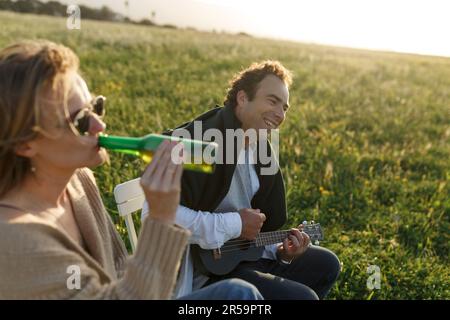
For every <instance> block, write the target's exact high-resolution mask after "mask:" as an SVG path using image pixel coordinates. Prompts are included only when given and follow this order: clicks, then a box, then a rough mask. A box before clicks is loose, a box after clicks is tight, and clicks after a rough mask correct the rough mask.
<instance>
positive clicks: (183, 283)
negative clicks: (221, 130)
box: [141, 150, 277, 298]
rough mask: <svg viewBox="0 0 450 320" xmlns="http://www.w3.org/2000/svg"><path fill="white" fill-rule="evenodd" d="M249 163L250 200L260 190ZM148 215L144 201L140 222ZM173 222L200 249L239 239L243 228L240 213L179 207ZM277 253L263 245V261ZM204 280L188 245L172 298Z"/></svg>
mask: <svg viewBox="0 0 450 320" xmlns="http://www.w3.org/2000/svg"><path fill="white" fill-rule="evenodd" d="M244 152H246V151H245V150H242V151H241V153H240V154H239V157H242V156H245V153H244ZM251 155H252V152H249V154H248V156H249V157H251ZM249 159H251V158H249ZM244 162H245V161H243V162H239V163H244ZM252 163H253V162H252V160H250V161H249V163H247V162H245V164H246V165H248V166H249V171H250V183H251V190H252V193H253V195H252V197H253V196H254V195H255V194H256V192H257V191H258V189H259V180H258V176H257V174H256V171H255V168H254V166H253V164H252ZM227 196H228V195H227ZM148 212H149V208H148V204H147V202H144V205H143V208H142V215H141V219H144V217H145V216H146V215H147V214H148ZM175 223H176V224H178V225H180V226H182V227H184V228H186V229H188V230H190V231H191V233H192V235H191V238H190V240H189V243H190V244H198V245H199V246H200V247H201V248H203V249H216V248H219V247H221V246H222V245H223V244H224V243H225V242H227V241H228V240H230V239H234V238H238V237H239V236H240V235H241V229H242V220H241V217H240V215H239V212H225V213H214V212H207V211H196V210H192V209H190V208H187V207H185V206H182V205H180V206H178V209H177V213H176V218H175ZM276 251H277V244H273V245H270V246H266V247H265V250H264V251H263V255H262V258H266V259H271V260H276ZM207 280H208V277H206V276H205V275H200V274H195V275H194V265H193V260H192V256H191V254H190V248H189V246H188V247H187V250H186V253H185V256H184V258H183V260H182V262H181V268H180V274H179V277H178V280H177V285H176V288H175V293H174V294H175V296H174V298H179V297H182V296H185V295H187V294H189V293H191V292H192V291H194V290H197V289H200V288H201V286H202V285H204V284H205V282H206V281H207Z"/></svg>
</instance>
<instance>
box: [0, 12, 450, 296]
mask: <svg viewBox="0 0 450 320" xmlns="http://www.w3.org/2000/svg"><path fill="white" fill-rule="evenodd" d="M29 38H45V39H50V40H53V41H57V42H62V43H64V44H66V45H68V46H70V47H71V48H73V49H74V51H75V52H76V53H77V54H78V55H79V57H80V59H81V69H82V73H83V75H84V76H85V78H86V79H87V82H88V84H89V86H90V89H91V90H92V92H94V93H97V94H103V95H105V96H107V97H108V107H109V109H108V112H107V118H106V122H107V125H108V132H109V133H111V134H120V135H131V136H140V135H144V134H146V133H150V132H159V131H161V130H162V129H165V128H169V127H173V126H175V125H177V124H180V123H182V122H184V121H187V120H189V119H191V118H192V117H193V116H194V115H196V114H198V113H201V112H203V111H205V110H207V109H209V108H211V107H212V106H214V104H216V103H218V104H220V103H222V101H223V96H224V94H225V90H226V88H227V82H228V80H229V79H230V77H232V75H233V74H234V73H235V72H236V71H238V70H240V69H241V68H242V67H245V66H247V65H249V64H250V63H251V62H253V61H259V60H263V59H268V58H271V59H277V60H280V61H281V62H282V63H283V64H285V65H286V66H287V67H288V68H290V69H291V70H292V71H293V72H294V75H295V81H294V85H293V87H292V89H291V100H290V102H291V105H292V108H291V110H290V111H289V113H288V115H287V121H286V122H285V124H284V125H283V127H282V129H281V132H280V139H281V155H280V159H281V165H282V168H283V173H284V177H285V179H286V184H287V190H288V193H287V198H288V199H287V200H288V208H289V215H290V216H289V222H288V225H289V226H295V225H297V224H298V223H299V222H301V221H303V220H305V219H306V220H310V219H314V220H316V221H318V222H320V223H321V224H322V226H323V227H324V229H325V233H326V241H324V242H323V243H322V244H323V245H324V246H326V247H328V248H330V249H332V250H334V251H335V252H336V253H337V255H338V256H339V258H340V259H341V261H342V264H343V269H342V273H341V276H340V278H339V280H338V282H337V285H336V286H335V288H334V289H333V290H332V292H331V294H330V296H329V298H330V299H449V298H450V287H449V284H450V267H449V233H450V232H449V231H450V223H449V216H450V196H449V195H450V160H449V159H450V144H449V142H450V59H445V58H435V57H423V56H415V55H401V54H393V53H381V52H369V51H362V50H350V49H342V48H334V47H325V46H314V45H305V44H297V43H292V42H281V41H273V40H266V39H255V38H250V37H246V36H233V35H226V34H214V33H201V32H196V31H193V30H169V29H161V28H150V27H141V26H130V25H124V24H112V23H100V22H91V21H82V30H81V31H76V30H75V31H69V30H67V29H66V19H65V18H50V17H42V16H33V15H18V14H13V13H6V12H0V47H4V46H5V45H7V44H9V43H11V42H14V41H16V40H19V39H29ZM111 159H112V162H111V165H110V166H104V167H102V168H97V169H96V175H97V178H98V182H99V187H100V189H101V191H102V195H103V198H104V200H105V203H106V205H107V207H108V209H109V212H110V213H111V214H112V216H113V217H114V219H115V221H116V222H117V228H118V230H119V232H120V233H121V234H122V236H123V237H124V239H126V230H125V228H124V223H123V222H122V221H120V219H118V217H117V210H116V209H115V206H114V201H113V196H112V190H113V187H114V186H115V185H116V184H118V183H120V182H123V181H126V180H129V179H132V178H135V177H138V176H139V175H140V173H141V171H142V169H143V167H142V164H141V163H140V161H138V160H135V159H132V158H129V157H128V156H123V155H117V154H112V155H111ZM136 221H137V222H138V219H136ZM369 265H377V266H379V267H380V271H381V288H380V289H379V290H373V291H370V290H368V289H367V287H366V281H367V278H368V276H369V274H368V273H367V268H368V266H369Z"/></svg>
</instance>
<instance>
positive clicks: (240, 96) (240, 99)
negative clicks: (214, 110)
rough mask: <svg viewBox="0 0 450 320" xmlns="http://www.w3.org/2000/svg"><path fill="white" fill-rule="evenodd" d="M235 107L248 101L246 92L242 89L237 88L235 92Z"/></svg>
mask: <svg viewBox="0 0 450 320" xmlns="http://www.w3.org/2000/svg"><path fill="white" fill-rule="evenodd" d="M236 102H237V107H243V106H244V105H245V104H246V103H247V102H248V97H247V94H246V93H245V91H244V90H239V91H238V93H237V94H236Z"/></svg>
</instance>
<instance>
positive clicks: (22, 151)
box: [14, 141, 37, 158]
mask: <svg viewBox="0 0 450 320" xmlns="http://www.w3.org/2000/svg"><path fill="white" fill-rule="evenodd" d="M14 151H15V153H16V154H17V155H18V156H21V157H25V158H32V157H34V156H35V155H36V153H37V146H36V144H35V143H34V142H33V141H27V142H22V143H21V144H19V145H18V146H16V147H15V148H14Z"/></svg>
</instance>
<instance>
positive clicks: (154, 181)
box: [0, 41, 261, 299]
mask: <svg viewBox="0 0 450 320" xmlns="http://www.w3.org/2000/svg"><path fill="white" fill-rule="evenodd" d="M104 102H105V99H104V97H101V96H100V97H97V98H95V99H94V100H93V101H92V100H91V96H90V93H89V90H88V88H87V85H86V83H85V81H84V80H83V79H82V77H81V76H80V75H79V73H78V58H77V56H76V55H75V54H74V53H73V52H72V51H71V50H70V49H68V48H66V47H64V46H61V45H57V44H54V43H51V42H46V41H42V42H36V41H34V42H25V43H19V44H16V45H12V46H9V47H7V48H5V49H3V50H1V51H0V298H1V299H66V298H78V299H95V298H102V299H168V298H170V297H171V296H172V289H173V286H174V284H175V280H176V276H177V271H178V267H179V263H180V259H181V257H182V254H183V252H184V249H185V246H186V245H187V241H188V238H189V231H187V230H186V229H183V228H181V227H179V226H177V225H175V224H174V219H175V213H176V208H177V206H178V204H179V197H180V179H181V174H182V167H181V166H180V165H175V164H174V162H173V161H171V150H172V148H173V147H174V146H173V145H172V144H170V143H165V144H163V145H162V146H161V147H160V148H159V149H158V150H157V152H156V154H155V157H154V160H153V161H152V162H151V163H150V165H149V166H148V167H147V168H146V170H145V172H144V174H143V175H142V178H141V185H142V188H143V190H144V193H145V197H146V199H147V201H148V203H150V204H151V205H152V208H151V212H152V214H151V216H150V217H148V218H147V219H146V220H145V221H144V222H143V225H142V229H141V233H140V238H139V245H138V248H137V251H136V253H135V254H134V255H133V256H131V257H127V252H126V250H125V247H124V245H123V243H122V241H121V239H120V237H119V235H118V234H117V232H116V230H115V227H114V225H113V223H112V221H111V220H110V217H109V216H108V214H107V213H106V210H105V208H104V206H103V203H102V201H101V197H100V193H99V190H98V188H97V186H96V183H95V179H94V176H93V173H92V171H90V170H89V169H87V168H92V167H95V166H98V165H101V164H102V163H104V162H105V161H106V160H107V154H106V151H105V150H103V149H101V148H99V147H98V141H97V140H98V134H99V133H101V132H102V131H103V130H104V129H105V123H104V122H103V121H102V120H101V116H102V115H103V113H104ZM185 298H186V299H206V298H209V299H229V298H231V299H260V298H261V296H260V294H259V293H258V292H257V290H256V289H255V288H254V287H253V286H251V285H250V284H247V283H245V282H243V281H240V280H231V281H228V282H223V283H219V284H218V285H216V286H211V287H208V288H205V289H202V290H200V291H198V292H197V293H195V294H193V295H191V296H188V297H185Z"/></svg>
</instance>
